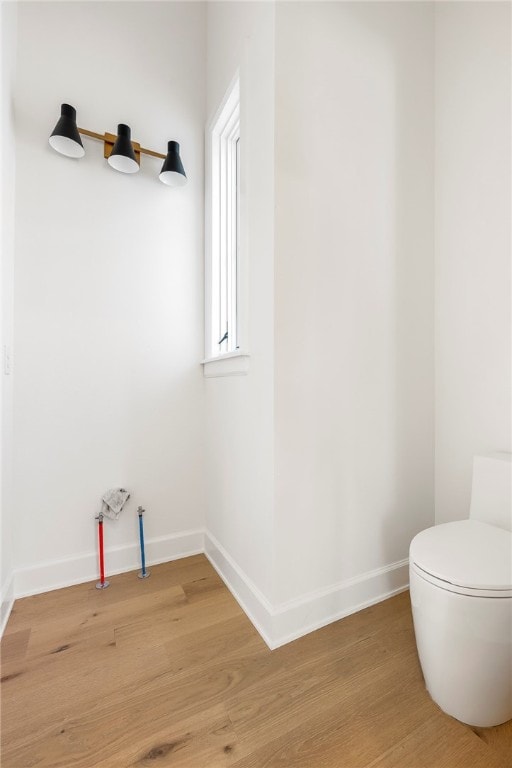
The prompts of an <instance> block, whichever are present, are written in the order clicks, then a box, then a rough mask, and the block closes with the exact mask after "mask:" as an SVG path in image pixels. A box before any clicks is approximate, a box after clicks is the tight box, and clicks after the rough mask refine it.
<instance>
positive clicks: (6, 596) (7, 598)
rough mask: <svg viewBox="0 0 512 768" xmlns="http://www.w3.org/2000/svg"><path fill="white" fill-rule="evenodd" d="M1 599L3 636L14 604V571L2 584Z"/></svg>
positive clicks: (0, 634) (0, 629)
mask: <svg viewBox="0 0 512 768" xmlns="http://www.w3.org/2000/svg"><path fill="white" fill-rule="evenodd" d="M1 601H2V602H1V607H0V637H2V635H3V633H4V629H5V627H6V624H7V621H8V620H9V616H10V615H11V611H12V606H13V605H14V573H10V574H9V576H8V577H7V579H6V582H5V584H2V594H1Z"/></svg>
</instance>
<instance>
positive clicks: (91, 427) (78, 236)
mask: <svg viewBox="0 0 512 768" xmlns="http://www.w3.org/2000/svg"><path fill="white" fill-rule="evenodd" d="M205 24H206V12H205V6H204V4H202V3H190V4H189V3H125V4H123V8H122V13H121V12H120V7H119V4H117V3H109V2H105V3H21V4H20V6H19V29H18V51H19V56H18V73H17V89H16V115H17V125H16V128H17V130H16V137H17V189H16V275H15V291H16V307H15V355H16V393H15V494H16V521H17V530H16V534H17V536H16V549H15V554H16V560H17V566H18V567H19V568H21V569H23V568H26V569H29V573H28V575H27V573H25V575H24V576H23V579H22V581H20V585H19V589H20V590H23V588H26V589H32V588H33V582H34V578H31V575H30V574H32V575H33V576H34V577H37V578H39V579H40V581H41V582H42V583H40V584H39V586H40V588H45V587H46V588H47V587H48V586H51V585H50V584H48V583H47V581H51V580H53V581H55V580H57V581H58V579H59V578H60V576H59V575H58V574H63V576H62V577H63V578H65V576H64V574H67V573H69V572H71V571H72V572H73V573H74V574H75V576H76V574H80V575H81V576H82V577H83V578H86V577H87V576H89V578H91V575H93V574H91V569H92V571H93V573H94V570H95V568H96V558H95V555H94V553H95V549H96V547H95V542H96V529H95V523H94V516H95V514H97V513H98V511H99V500H100V497H101V494H102V493H103V492H104V491H105V490H106V489H107V488H110V487H114V486H125V487H126V488H128V489H129V490H130V491H131V493H132V500H131V502H130V506H129V507H128V509H127V511H126V512H123V514H122V516H121V518H120V519H119V521H118V522H116V523H111V522H109V521H107V523H106V526H105V527H106V539H107V544H108V546H111V547H112V546H114V547H121V548H122V547H130V546H131V545H136V544H137V541H138V539H137V517H136V508H137V505H138V504H141V505H143V506H144V507H145V508H146V510H147V515H146V536H147V539H148V540H149V548H150V554H151V552H152V551H153V550H151V540H153V539H155V538H158V537H167V536H170V535H172V534H179V533H181V532H183V531H186V530H188V529H195V528H198V527H201V526H202V524H203V506H204V495H203V484H202V478H203V475H204V465H203V427H202V425H203V420H204V411H203V380H202V374H201V368H200V366H199V364H198V363H199V360H200V359H201V355H202V340H203V323H202V320H203V312H202V300H201V299H202V259H203V255H202V253H203V251H202V249H203V213H204V211H203V124H204V105H205V87H204V72H205V42H206V39H205V35H206V26H205ZM42 30H44V34H42ZM61 102H68V103H71V104H73V105H74V106H75V107H76V108H77V110H78V124H79V126H82V127H85V128H89V129H91V130H95V131H98V132H100V133H103V132H104V131H109V132H114V133H115V132H116V129H117V123H118V122H126V123H128V124H129V125H131V127H132V137H133V139H134V140H136V141H140V142H141V144H142V145H143V146H146V147H150V148H152V149H155V150H157V151H160V152H165V150H166V147H167V141H168V140H169V139H175V140H177V141H179V142H180V144H181V152H182V159H183V163H184V165H185V169H186V172H187V175H188V179H189V183H188V185H187V186H186V187H185V188H184V189H179V190H174V189H170V188H167V187H165V186H164V185H162V184H161V183H160V182H159V181H158V178H157V176H158V171H159V169H160V164H161V161H160V160H155V159H151V158H148V157H143V159H142V164H141V170H140V172H139V173H138V174H137V175H136V176H127V175H124V174H120V173H116V172H115V171H113V170H112V169H110V168H109V167H108V165H107V163H106V161H105V160H104V159H103V146H102V144H100V143H98V142H94V141H91V140H87V139H84V146H85V149H86V156H85V158H83V159H82V160H80V161H73V160H70V159H68V158H65V157H62V156H60V155H58V154H56V153H55V152H53V151H52V150H51V149H50V147H49V146H48V136H49V134H50V132H51V130H52V129H53V126H54V125H55V123H56V121H57V118H58V116H59V110H60V104H61ZM155 546H156V545H155ZM169 547H171V544H169ZM129 551H130V558H131V559H132V560H134V563H133V564H134V565H136V562H137V559H136V558H137V551H136V549H135V548H133V549H130V550H129ZM155 551H156V550H155ZM158 551H159V553H160V556H162V557H165V556H166V554H167V555H170V554H172V547H171V548H170V549H166V548H165V546H163V545H162V546H161V547H160V549H159V550H158ZM113 558H114V555H112V556H111V557H110V559H109V558H107V566H108V565H110V567H112V566H113V564H114V563H115V564H118V565H119V567H121V565H123V564H124V565H127V564H128V561H126V562H123V563H120V562H119V563H118V561H117V560H115V559H113ZM62 559H67V560H64V565H66V562H67V564H68V568H67V570H66V568H65V567H64V566H63V570H62V569H61V570H59V568H53V567H52V568H49V569H48V568H44V567H42V566H41V563H42V561H46V560H51V561H59V562H60V561H61V560H62ZM130 562H131V560H130ZM77 564H78V565H77ZM61 565H62V563H61ZM38 569H41V570H38Z"/></svg>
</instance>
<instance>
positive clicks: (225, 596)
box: [1, 555, 512, 768]
mask: <svg viewBox="0 0 512 768" xmlns="http://www.w3.org/2000/svg"><path fill="white" fill-rule="evenodd" d="M110 581H111V586H110V587H109V589H107V590H104V591H100V590H96V589H95V587H94V583H90V584H83V585H79V586H75V587H70V588H68V589H62V590H58V591H55V592H50V593H47V594H44V595H37V596H35V597H28V598H24V599H22V600H18V601H17V602H16V604H15V606H14V609H13V612H12V615H11V617H10V619H9V622H8V625H7V629H6V632H5V635H4V638H3V640H2V645H1V650H2V709H1V748H2V751H1V765H2V768H31V767H33V766H37V767H38V768H129V767H130V766H134V767H137V768H143V767H144V766H154V767H155V768H164V767H167V766H172V768H299V767H300V768H510V766H512V722H511V723H506V724H505V725H502V726H498V727H497V728H490V729H471V728H469V727H468V726H465V725H462V724H461V723H459V722H457V721H456V720H454V719H453V718H450V717H448V716H447V715H445V714H443V713H442V712H441V711H440V710H439V708H438V707H437V706H436V705H435V704H434V703H433V702H432V701H431V699H430V698H429V696H428V694H427V693H426V691H425V689H424V686H423V679H422V676H421V671H420V668H419V664H418V661H417V657H416V649H415V643H414V635H413V630H412V621H411V614H410V604H409V597H408V594H407V593H404V594H402V595H398V596H397V597H394V598H392V599H391V600H387V601H386V602H384V603H380V604H379V605H375V606H372V607H371V608H367V609H366V610H364V611H361V612H360V613H357V614H354V615H353V616H349V617H347V618H345V619H343V620H341V621H338V622H336V623H335V624H331V625H329V626H328V627H325V628H324V629H321V630H318V631H317V632H313V633H312V634H310V635H307V636H306V637H303V638H301V639H300V640H296V641H295V642H293V643H290V644H289V645H286V646H284V647H283V648H279V649H277V650H275V651H272V652H271V651H269V650H268V648H267V647H266V645H265V644H264V642H263V641H262V640H261V638H260V637H259V635H258V634H257V632H256V630H255V629H254V628H253V627H252V625H251V623H250V622H249V620H248V619H247V618H246V616H245V615H244V613H243V612H242V611H241V609H240V608H239V606H238V604H237V603H236V602H235V600H234V599H233V597H232V596H231V594H230V593H229V592H228V590H227V589H226V587H225V586H224V585H223V583H222V581H221V580H220V579H219V577H218V576H217V574H216V573H215V571H214V570H213V569H212V567H211V566H210V564H209V563H208V561H207V560H206V559H205V558H204V557H203V556H202V555H198V556H196V557H190V558H186V559H184V560H178V561H175V562H172V563H166V564H165V565H160V566H155V567H153V568H152V569H151V577H150V578H149V579H146V580H144V581H141V580H140V579H138V578H137V577H136V574H135V573H129V574H122V575H120V576H114V577H112V579H111V580H110Z"/></svg>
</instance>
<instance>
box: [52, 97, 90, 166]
mask: <svg viewBox="0 0 512 768" xmlns="http://www.w3.org/2000/svg"><path fill="white" fill-rule="evenodd" d="M49 142H50V146H51V147H52V148H53V149H54V150H55V151H56V152H60V154H61V155H66V157H83V156H84V155H85V150H84V147H83V144H82V139H81V138H80V134H79V133H78V128H77V127H76V109H75V108H74V107H72V106H71V105H70V104H61V108H60V119H59V121H58V123H57V125H56V126H55V128H54V129H53V133H52V135H51V136H50V138H49Z"/></svg>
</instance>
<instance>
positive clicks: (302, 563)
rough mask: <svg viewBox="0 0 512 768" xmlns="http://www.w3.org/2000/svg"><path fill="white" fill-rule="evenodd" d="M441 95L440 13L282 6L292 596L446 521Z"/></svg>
mask: <svg viewBox="0 0 512 768" xmlns="http://www.w3.org/2000/svg"><path fill="white" fill-rule="evenodd" d="M433 85H434V82H433V8H432V6H431V5H429V4H416V3H396V4H394V3H283V4H278V5H277V11H276V277H275V296H276V300H275V306H276V319H275V377H276V401H275V410H276V547H277V550H276V563H277V570H276V589H277V600H278V602H286V601H289V600H294V599H298V600H299V601H300V600H305V601H306V602H307V596H308V595H309V594H310V593H312V592H314V591H315V590H328V591H329V590H332V591H333V593H335V592H336V590H337V589H338V587H339V591H340V593H342V592H343V589H344V588H345V587H346V586H347V584H346V582H347V580H351V579H356V580H357V579H360V580H361V583H364V581H365V579H368V580H370V579H371V578H373V575H372V574H373V572H374V571H375V570H379V569H384V572H383V574H384V575H385V574H388V575H389V576H390V578H391V576H392V573H393V569H394V570H396V572H397V574H399V578H398V585H400V584H402V585H403V584H405V583H406V582H407V573H406V567H405V565H404V562H403V561H404V558H406V557H407V555H408V547H409V543H410V540H411V538H412V537H413V536H414V534H415V533H416V532H418V531H419V530H421V529H422V528H425V527H427V526H429V525H431V524H432V523H433V518H434V510H433V408H434V401H433ZM395 566H396V567H395ZM390 567H391V570H390V571H389V570H388V569H390ZM388 575H386V578H385V579H384V581H383V582H382V584H381V586H379V587H377V588H376V589H377V594H378V590H379V589H387V587H386V584H387V583H388V582H387V581H386V580H387V579H388ZM337 585H338V586H337ZM383 585H384V586H383ZM393 586H395V587H396V586H397V584H396V583H394V582H393V578H391V580H390V581H389V589H391V588H393ZM377 594H375V591H373V593H372V592H371V590H370V593H369V594H365V592H364V589H363V590H362V591H361V592H360V599H361V600H363V599H371V598H372V597H373V598H375V597H377ZM351 599H352V598H351ZM335 603H336V601H335ZM338 605H339V606H344V605H345V603H344V600H343V599H342V598H341V597H340V600H339V601H338ZM345 607H346V606H345ZM329 610H331V611H334V612H336V610H338V608H337V607H336V605H335V604H333V605H332V606H331V607H330V608H329ZM309 615H311V612H310V614H309ZM307 616H308V611H307V610H306V611H305V617H306V618H307Z"/></svg>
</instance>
